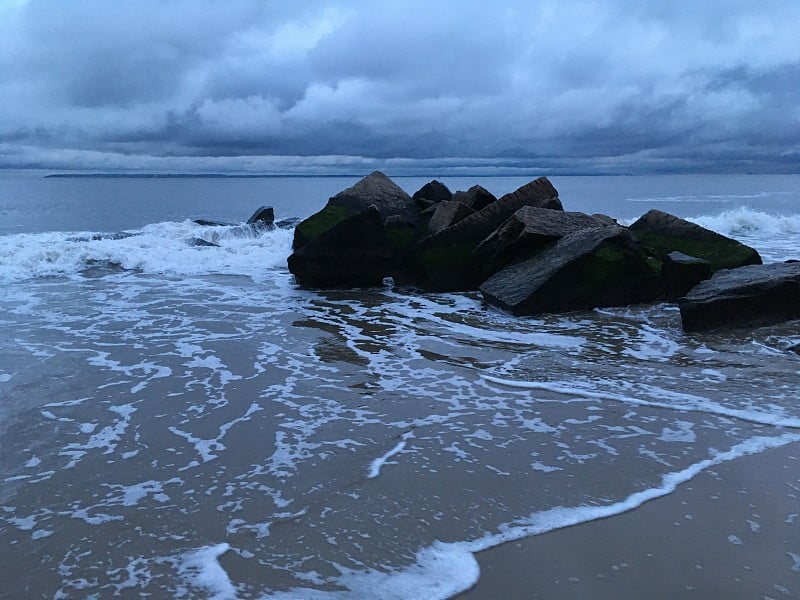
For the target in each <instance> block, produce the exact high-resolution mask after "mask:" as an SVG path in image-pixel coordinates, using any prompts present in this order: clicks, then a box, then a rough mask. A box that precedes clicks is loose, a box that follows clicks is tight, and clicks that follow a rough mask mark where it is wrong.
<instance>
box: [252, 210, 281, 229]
mask: <svg viewBox="0 0 800 600" xmlns="http://www.w3.org/2000/svg"><path fill="white" fill-rule="evenodd" d="M256 223H258V224H261V225H266V226H267V227H273V226H274V225H275V211H274V210H273V208H272V207H271V206H262V207H261V208H259V209H258V210H256V212H254V213H253V215H252V216H251V217H250V218H249V219H247V224H248V225H255V224H256Z"/></svg>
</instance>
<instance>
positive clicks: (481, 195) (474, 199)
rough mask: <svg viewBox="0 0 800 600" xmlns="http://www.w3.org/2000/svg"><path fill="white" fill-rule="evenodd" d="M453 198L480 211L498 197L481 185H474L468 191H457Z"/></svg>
mask: <svg viewBox="0 0 800 600" xmlns="http://www.w3.org/2000/svg"><path fill="white" fill-rule="evenodd" d="M453 200H455V201H456V202H461V203H462V204H466V205H467V206H469V207H470V208H471V209H472V210H474V211H475V212H478V211H479V210H483V209H484V208H486V207H487V206H489V205H490V204H491V203H492V202H496V201H497V198H495V197H494V195H493V194H492V193H491V192H490V191H489V190H487V189H486V188H484V187H482V186H480V185H473V186H472V187H471V188H469V189H468V190H467V191H466V192H456V193H455V194H453Z"/></svg>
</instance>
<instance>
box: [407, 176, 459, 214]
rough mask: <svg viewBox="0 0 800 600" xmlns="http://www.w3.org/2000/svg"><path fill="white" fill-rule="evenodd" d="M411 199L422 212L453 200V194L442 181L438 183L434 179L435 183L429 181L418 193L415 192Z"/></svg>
mask: <svg viewBox="0 0 800 600" xmlns="http://www.w3.org/2000/svg"><path fill="white" fill-rule="evenodd" d="M411 199H412V200H413V201H414V204H416V205H417V207H418V208H419V209H420V210H424V209H426V208H428V207H429V206H433V205H434V204H439V202H444V201H445V200H452V199H453V193H452V192H451V191H450V189H449V188H448V187H447V186H446V185H445V184H443V183H442V182H441V181H437V180H436V179H434V180H433V181H429V182H428V183H426V184H425V185H423V186H422V187H421V188H419V189H418V190H417V191H416V192H414V195H413V196H411Z"/></svg>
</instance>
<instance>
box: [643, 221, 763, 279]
mask: <svg viewBox="0 0 800 600" xmlns="http://www.w3.org/2000/svg"><path fill="white" fill-rule="evenodd" d="M635 233H636V237H638V238H639V241H641V242H642V244H644V245H645V246H648V247H649V248H652V249H653V250H654V251H655V253H656V254H657V255H659V256H667V255H668V254H670V253H671V252H675V251H677V252H681V253H683V254H686V255H688V256H694V257H695V258H702V259H703V260H707V261H708V262H709V263H710V265H711V272H712V273H713V272H715V271H718V270H720V269H735V268H737V267H743V266H745V265H760V264H761V256H759V254H758V252H757V251H756V250H755V249H753V248H750V247H749V246H745V245H744V244H742V243H739V242H737V241H736V240H731V239H729V238H726V237H724V236H720V237H721V238H722V239H720V240H691V239H681V238H675V237H670V236H666V235H661V234H658V233H648V232H641V231H635Z"/></svg>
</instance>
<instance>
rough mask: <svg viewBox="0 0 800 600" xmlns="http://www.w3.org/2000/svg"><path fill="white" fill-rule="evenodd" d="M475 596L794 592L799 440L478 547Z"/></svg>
mask: <svg viewBox="0 0 800 600" xmlns="http://www.w3.org/2000/svg"><path fill="white" fill-rule="evenodd" d="M477 559H478V562H479V564H480V568H481V576H480V580H479V582H478V584H477V585H476V586H475V587H474V588H472V589H471V590H469V591H468V592H465V593H464V594H461V595H460V596H458V598H459V600H479V599H487V600H488V599H496V598H509V599H518V598H519V599H523V598H524V599H534V598H544V599H553V598H555V599H560V598H590V599H600V600H605V599H608V600H611V599H619V598H648V599H661V598H663V599H668V598H669V599H672V598H698V599H701V598H702V599H711V598H764V599H766V598H774V599H776V600H777V599H783V598H800V445H798V444H790V445H788V446H786V447H782V448H778V449H772V450H767V451H765V452H762V453H760V454H758V455H753V456H745V457H742V458H740V459H738V460H736V461H733V462H730V463H724V464H721V465H718V466H716V467H714V468H712V469H711V470H709V471H705V472H703V473H701V474H700V475H698V476H697V477H696V478H694V479H693V480H691V481H689V482H688V483H686V484H684V485H682V486H679V488H678V489H677V490H676V491H675V493H673V494H671V495H669V496H666V497H663V498H659V499H656V500H653V501H651V502H648V503H646V504H644V505H643V506H641V507H639V508H638V509H636V510H633V511H630V512H628V513H624V514H621V515H618V516H616V517H611V518H608V519H603V520H599V521H592V522H588V523H585V524H583V525H578V526H575V527H569V528H566V529H561V530H558V531H554V532H551V533H548V534H544V535H540V536H536V537H532V538H527V539H524V540H520V541H518V542H510V543H508V544H504V545H502V546H498V547H495V548H492V549H489V550H486V551H484V552H481V553H479V554H478V555H477Z"/></svg>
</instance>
